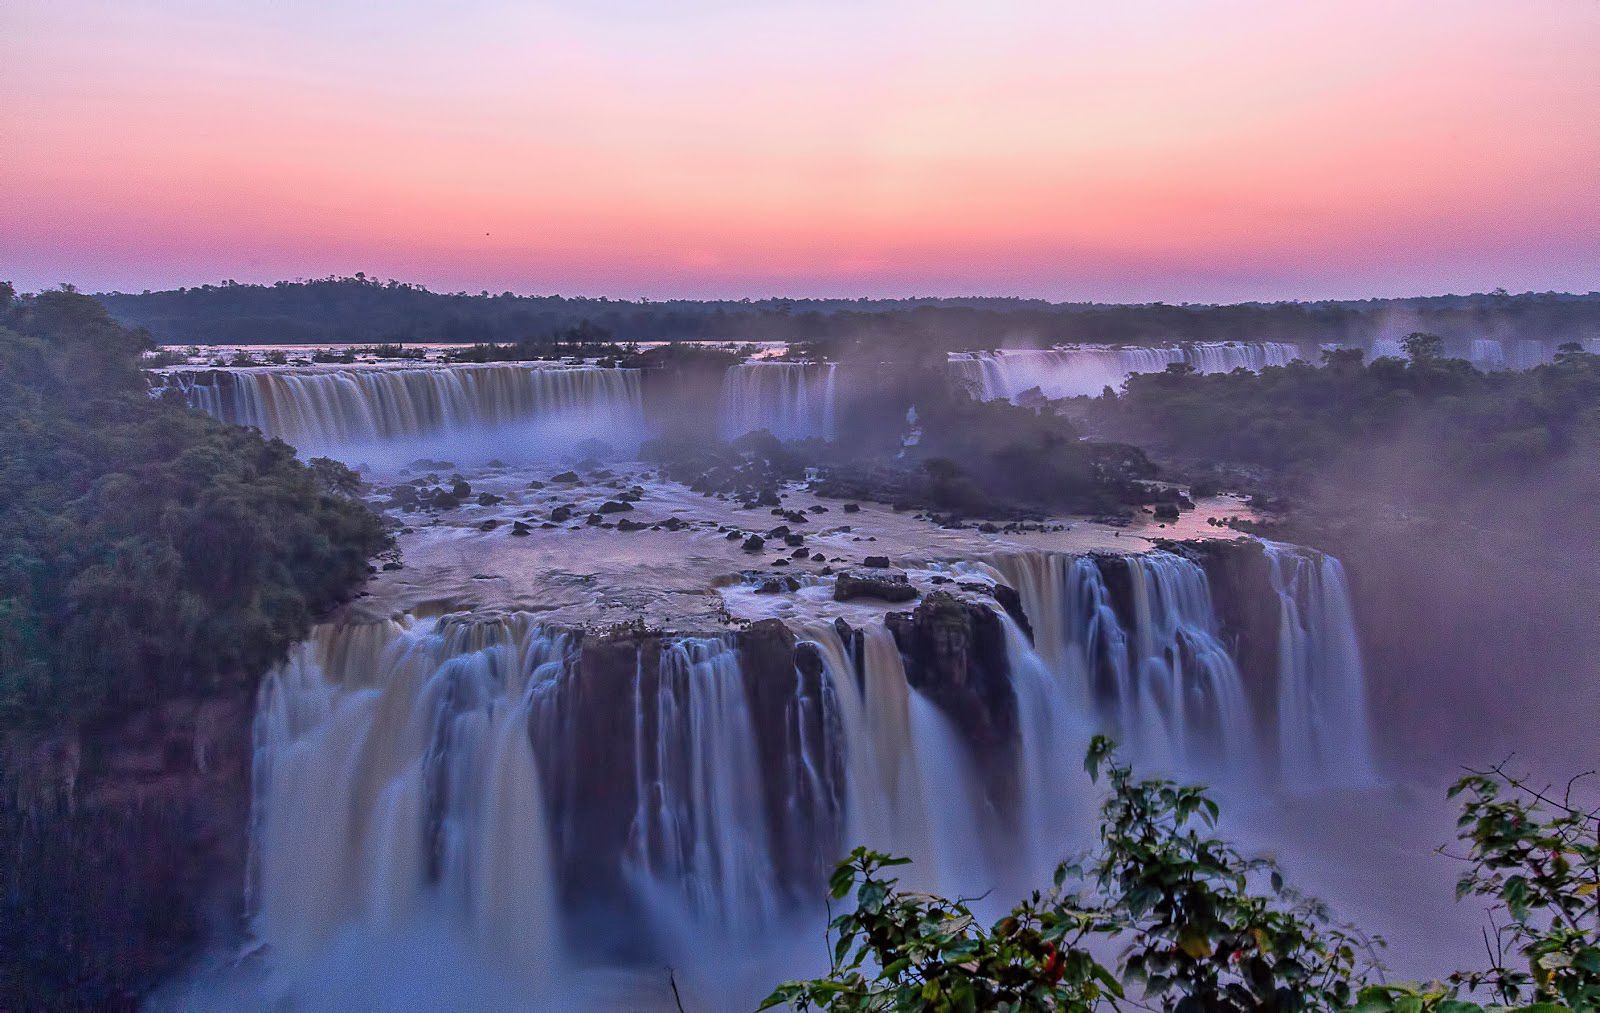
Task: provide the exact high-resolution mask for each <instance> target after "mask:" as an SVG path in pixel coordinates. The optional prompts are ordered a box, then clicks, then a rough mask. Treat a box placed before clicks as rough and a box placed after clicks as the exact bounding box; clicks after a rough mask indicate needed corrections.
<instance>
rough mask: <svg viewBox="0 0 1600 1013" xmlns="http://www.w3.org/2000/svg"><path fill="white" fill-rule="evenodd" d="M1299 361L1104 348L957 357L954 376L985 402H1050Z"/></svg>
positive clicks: (1211, 348) (1259, 352)
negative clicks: (1134, 384) (1152, 381)
mask: <svg viewBox="0 0 1600 1013" xmlns="http://www.w3.org/2000/svg"><path fill="white" fill-rule="evenodd" d="M1299 356H1300V349H1299V347H1298V346H1296V345H1292V344H1288V343H1286V342H1275V341H1269V342H1248V343H1239V342H1194V343H1190V344H1184V345H1152V346H1139V345H1131V346H1124V347H1105V346H1098V345H1073V346H1067V347H1062V348H1046V349H1005V350H1001V351H996V352H955V353H952V354H951V356H950V361H949V369H950V373H951V376H952V377H953V378H954V379H955V380H956V381H957V382H958V383H960V384H962V385H963V386H965V387H966V388H967V389H968V390H970V391H972V392H973V394H974V396H976V397H977V398H979V399H980V400H983V401H989V400H993V399H995V398H1004V399H1006V400H1015V399H1016V398H1017V397H1018V396H1019V395H1021V394H1022V393H1023V392H1024V391H1027V390H1030V389H1032V388H1034V387H1037V388H1039V390H1040V393H1042V394H1043V395H1044V396H1045V397H1048V398H1063V397H1078V396H1080V395H1095V394H1099V393H1100V391H1101V390H1103V389H1104V388H1106V387H1113V388H1115V387H1119V386H1121V385H1122V382H1123V381H1124V380H1126V379H1127V378H1128V377H1129V376H1130V375H1132V374H1134V373H1159V372H1161V371H1162V370H1163V369H1165V368H1166V367H1167V366H1168V364H1170V363H1175V362H1186V363H1188V364H1189V365H1190V366H1192V367H1194V369H1195V371H1196V372H1200V373H1226V372H1230V371H1232V370H1235V369H1240V368H1244V369H1250V370H1260V369H1263V368H1265V367H1267V366H1284V365H1288V364H1289V363H1290V362H1292V361H1293V360H1294V359H1296V358H1298V357H1299Z"/></svg>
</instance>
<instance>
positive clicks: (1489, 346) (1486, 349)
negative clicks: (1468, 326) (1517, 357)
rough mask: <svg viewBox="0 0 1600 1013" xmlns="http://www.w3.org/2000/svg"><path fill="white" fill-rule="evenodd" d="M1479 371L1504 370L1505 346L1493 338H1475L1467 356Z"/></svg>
mask: <svg viewBox="0 0 1600 1013" xmlns="http://www.w3.org/2000/svg"><path fill="white" fill-rule="evenodd" d="M1467 357H1468V358H1469V359H1471V360H1472V364H1473V365H1474V366H1477V367H1478V368H1479V369H1505V368H1506V350H1505V346H1504V345H1502V344H1501V343H1500V342H1499V341H1496V340H1495V339H1494V338H1475V339H1473V342H1472V351H1471V352H1470V353H1469V354H1468V356H1467Z"/></svg>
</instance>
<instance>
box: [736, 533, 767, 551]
mask: <svg viewBox="0 0 1600 1013" xmlns="http://www.w3.org/2000/svg"><path fill="white" fill-rule="evenodd" d="M766 547H767V540H766V539H765V538H762V537H761V536H760V535H751V536H750V537H749V538H746V539H745V540H744V544H743V545H742V546H740V548H742V549H744V551H746V552H760V551H761V550H762V549H764V548H766Z"/></svg>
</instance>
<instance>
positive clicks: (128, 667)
mask: <svg viewBox="0 0 1600 1013" xmlns="http://www.w3.org/2000/svg"><path fill="white" fill-rule="evenodd" d="M150 341H151V339H150V336H149V335H148V334H145V333H143V332H140V331H132V330H129V329H127V328H124V327H122V326H121V325H119V324H117V323H116V322H115V321H113V320H112V319H111V318H110V317H109V316H108V315H107V314H106V311H105V309H104V307H102V306H101V305H100V304H99V303H98V302H96V301H95V300H93V299H91V298H89V297H87V296H82V295H77V294H74V293H72V292H67V291H58V292H45V293H40V294H39V295H37V296H33V297H30V298H25V299H18V298H16V297H15V295H14V293H13V290H12V289H11V287H10V286H9V285H3V286H0V727H15V726H17V725H19V724H30V725H37V724H54V723H58V722H61V721H83V720H89V719H92V718H94V717H95V716H96V715H98V714H101V713H104V712H106V711H108V710H110V709H113V708H126V707H129V706H136V705H140V704H145V703H149V702H152V701H155V700H159V699H161V698H163V697H165V696H168V695H171V694H174V693H179V692H204V691H206V690H208V689H214V688H217V687H219V686H222V685H224V684H226V683H228V682H229V681H230V680H248V679H252V678H254V677H256V676H258V675H259V674H260V673H261V672H262V671H263V670H264V669H265V668H266V667H267V666H268V665H269V664H270V663H271V662H273V661H275V660H276V659H277V658H279V657H280V656H281V655H282V654H283V652H284V651H285V649H286V648H287V647H288V646H289V645H290V644H291V643H293V642H294V641H296V640H298V639H300V638H301V637H303V636H304V635H305V633H306V630H307V629H308V628H309V627H310V624H311V622H312V620H313V619H314V618H315V617H316V616H318V615H319V614H320V613H323V612H325V611H326V610H327V609H329V608H330V607H332V606H333V605H334V604H336V603H337V602H339V601H341V600H343V599H344V598H346V597H348V596H349V595H350V593H351V592H352V589H353V588H354V587H355V586H356V585H357V584H358V583H359V582H360V581H362V580H363V579H364V578H365V576H366V574H367V566H368V563H367V560H368V558H369V557H371V556H372V555H373V554H374V553H377V552H378V551H380V550H381V549H382V548H383V547H384V546H385V545H386V544H387V542H388V539H387V536H386V535H385V533H384V531H383V529H382V526H381V524H380V522H379V521H378V519H377V518H376V517H375V516H374V515H373V514H372V513H371V512H369V511H368V510H367V509H366V507H365V506H364V505H362V504H361V503H360V502H359V501H358V500H357V499H355V498H354V497H353V496H352V495H351V492H352V489H353V485H354V483H355V482H356V479H355V476H354V475H353V473H351V472H349V471H348V470H347V469H346V468H344V466H343V465H340V464H337V463H336V462H333V461H329V460H317V461H313V462H312V463H311V464H310V465H305V464H302V463H300V462H299V461H298V460H296V459H295V455H294V451H293V449H292V448H290V447H289V446H287V445H285V444H283V443H281V442H279V441H276V440H274V441H268V440H265V439H263V438H262V437H261V435H260V434H259V433H257V432H254V431H252V430H246V429H242V428H239V427H237V426H231V425H227V424H225V423H222V422H219V421H216V420H214V419H212V418H209V417H207V416H204V415H201V414H200V413H198V412H193V411H189V410H188V409H187V408H185V407H184V406H183V404H182V402H181V401H178V402H175V403H174V402H165V401H158V400H153V399H152V398H151V397H150V396H149V394H148V392H147V389H146V384H145V382H144V379H143V376H142V374H141V373H140V370H139V364H138V355H139V353H140V352H141V351H142V350H143V349H145V348H147V347H149V345H150Z"/></svg>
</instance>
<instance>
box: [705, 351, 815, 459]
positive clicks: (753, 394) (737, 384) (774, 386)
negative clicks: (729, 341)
mask: <svg viewBox="0 0 1600 1013" xmlns="http://www.w3.org/2000/svg"><path fill="white" fill-rule="evenodd" d="M837 372H838V367H837V366H836V365H835V364H834V363H831V362H818V363H810V362H743V363H739V364H738V365H735V366H729V367H728V371H727V372H726V373H724V374H723V377H722V394H721V398H720V402H719V406H718V416H717V419H718V427H719V429H720V431H721V433H722V437H723V439H728V440H731V439H736V438H737V437H740V436H743V435H744V434H745V433H750V432H754V431H756V430H758V429H765V430H767V431H769V432H771V433H772V435H774V436H776V437H778V438H779V439H782V440H803V439H807V438H810V437H819V438H821V439H825V440H831V439H833V434H834V413H835V410H836V406H837V402H838V391H837Z"/></svg>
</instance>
